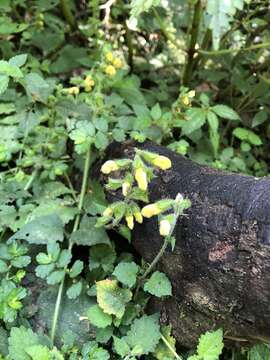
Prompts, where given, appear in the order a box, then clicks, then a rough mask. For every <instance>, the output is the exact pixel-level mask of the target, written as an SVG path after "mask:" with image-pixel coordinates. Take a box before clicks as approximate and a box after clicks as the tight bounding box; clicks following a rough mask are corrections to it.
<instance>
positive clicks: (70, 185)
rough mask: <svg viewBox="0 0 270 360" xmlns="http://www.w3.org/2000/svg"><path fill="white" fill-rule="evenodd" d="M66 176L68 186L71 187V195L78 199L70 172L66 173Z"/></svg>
mask: <svg viewBox="0 0 270 360" xmlns="http://www.w3.org/2000/svg"><path fill="white" fill-rule="evenodd" d="M64 176H65V179H66V181H67V183H68V187H69V189H70V191H71V195H72V197H73V199H74V200H75V201H77V196H76V191H75V190H74V187H73V185H72V182H71V181H70V178H69V176H68V174H67V173H65V174H64Z"/></svg>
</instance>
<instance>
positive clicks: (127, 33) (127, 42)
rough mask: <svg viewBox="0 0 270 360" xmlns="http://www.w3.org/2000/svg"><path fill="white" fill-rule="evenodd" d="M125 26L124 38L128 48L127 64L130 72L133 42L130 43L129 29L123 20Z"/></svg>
mask: <svg viewBox="0 0 270 360" xmlns="http://www.w3.org/2000/svg"><path fill="white" fill-rule="evenodd" d="M124 27H125V40H126V44H127V48H128V65H129V66H130V70H131V72H132V71H133V65H134V64H133V44H132V35H131V31H130V30H129V28H128V25H127V23H126V21H125V23H124Z"/></svg>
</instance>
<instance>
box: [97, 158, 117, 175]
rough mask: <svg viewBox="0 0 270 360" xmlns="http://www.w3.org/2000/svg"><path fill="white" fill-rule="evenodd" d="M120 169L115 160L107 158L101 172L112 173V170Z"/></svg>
mask: <svg viewBox="0 0 270 360" xmlns="http://www.w3.org/2000/svg"><path fill="white" fill-rule="evenodd" d="M118 169H119V166H118V165H117V164H116V162H115V161H113V160H107V161H106V162H105V163H104V164H103V165H102V167H101V172H102V173H103V174H110V173H111V172H112V171H116V170H118Z"/></svg>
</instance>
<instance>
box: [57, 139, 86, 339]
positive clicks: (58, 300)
mask: <svg viewBox="0 0 270 360" xmlns="http://www.w3.org/2000/svg"><path fill="white" fill-rule="evenodd" d="M90 159H91V145H90V146H89V149H88V151H87V154H86V158H85V162H84V169H83V181H82V186H81V192H80V199H79V204H78V211H79V212H78V215H77V216H76V218H75V222H74V226H73V230H72V232H75V231H76V230H78V227H79V223H80V217H81V211H82V208H83V202H84V197H85V194H86V189H87V182H88V175H89V168H90ZM72 247H73V242H72V241H71V240H70V239H69V246H68V250H69V251H70V252H71V251H72ZM64 272H65V274H66V272H67V266H65V268H64ZM64 283H65V276H64V278H63V279H62V281H61V283H60V286H59V289H58V294H57V298H56V302H55V307H54V314H53V320H52V329H51V341H52V343H54V339H55V333H56V328H57V322H58V318H59V313H60V306H61V301H62V295H63V289H64Z"/></svg>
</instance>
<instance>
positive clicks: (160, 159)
mask: <svg viewBox="0 0 270 360" xmlns="http://www.w3.org/2000/svg"><path fill="white" fill-rule="evenodd" d="M153 164H154V165H155V166H157V167H159V168H160V169H162V170H167V169H170V168H171V167H172V162H171V160H170V159H169V158H167V157H166V156H163V155H158V156H157V157H156V158H155V159H154V161H153Z"/></svg>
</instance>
